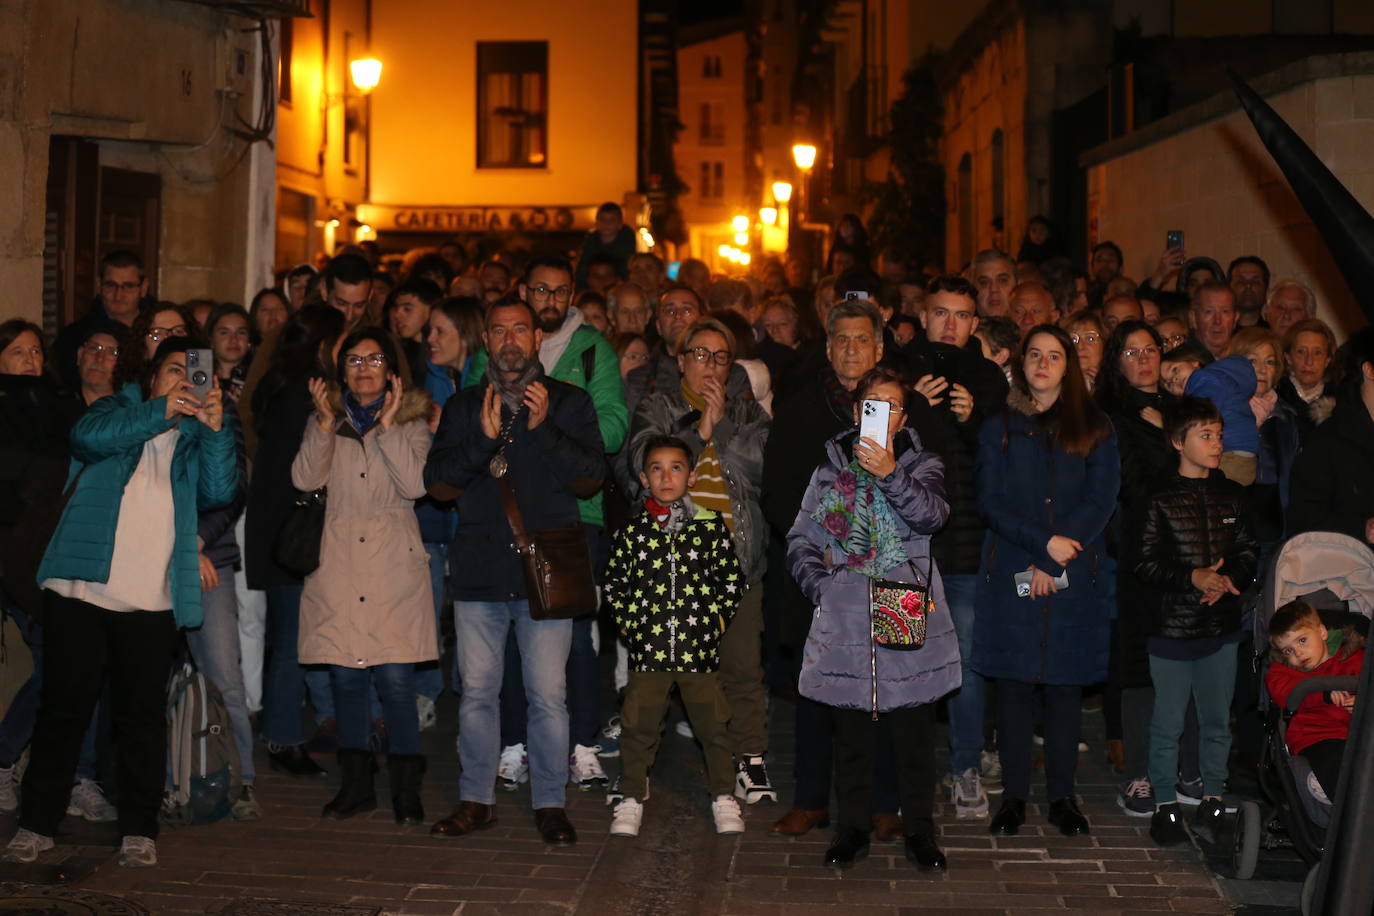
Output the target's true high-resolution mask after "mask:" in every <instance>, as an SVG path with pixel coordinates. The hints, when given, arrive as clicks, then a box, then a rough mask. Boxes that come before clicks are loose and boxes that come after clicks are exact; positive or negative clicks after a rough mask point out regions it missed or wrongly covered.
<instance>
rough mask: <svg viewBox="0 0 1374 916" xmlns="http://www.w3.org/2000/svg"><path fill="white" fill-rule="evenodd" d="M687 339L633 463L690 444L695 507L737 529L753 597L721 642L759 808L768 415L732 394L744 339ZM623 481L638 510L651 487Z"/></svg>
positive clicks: (641, 422) (747, 777)
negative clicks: (653, 446)
mask: <svg viewBox="0 0 1374 916" xmlns="http://www.w3.org/2000/svg"><path fill="white" fill-rule="evenodd" d="M689 292H690V291H689ZM672 293H673V290H669V293H668V294H665V295H664V299H665V300H670V297H672ZM674 298H676V297H674ZM678 301H683V300H681V299H679V300H678ZM674 307H675V306H674ZM660 326H662V319H660ZM679 340H680V341H681V346H680V347H679V349H678V353H677V367H678V371H679V373H680V376H679V382H678V384H676V385H674V386H672V387H671V388H660V389H659V390H657V391H655V392H653V393H652V394H649V395H648V396H646V397H645V398H644V399H643V400H642V401H640V402H639V405H638V407H637V408H636V409H635V412H634V419H633V421H632V422H631V424H630V440H629V444H628V446H627V447H626V449H625V457H626V459H627V461H628V466H629V467H643V466H644V449H645V445H646V443H648V442H649V441H650V440H652V439H653V438H654V437H656V436H676V437H677V438H679V439H681V440H682V441H683V442H685V443H686V444H687V446H688V448H690V449H691V450H692V457H693V459H694V462H695V467H696V483H695V484H693V485H692V486H691V488H690V489H689V491H688V496H689V497H690V499H691V501H692V503H693V504H694V505H698V506H702V507H704V508H707V509H710V510H712V511H714V512H716V513H718V514H719V515H720V516H721V518H722V519H723V520H724V522H725V526H726V527H727V528H728V529H729V530H730V537H731V541H732V543H733V544H734V548H735V554H736V555H737V556H738V557H739V561H740V566H741V568H742V571H743V574H744V588H743V589H742V590H741V592H740V593H739V594H735V595H731V596H730V597H731V598H732V599H735V600H738V601H739V602H740V604H739V610H738V611H737V612H736V613H735V616H734V617H733V619H731V620H730V622H729V624H728V625H727V626H726V629H725V634H724V636H723V637H722V638H721V642H720V670H719V678H720V686H721V690H722V691H723V692H724V694H725V699H726V701H727V702H728V703H729V705H730V724H729V739H730V744H731V750H732V751H733V752H734V755H735V762H736V776H735V795H737V796H738V797H739V798H740V799H741V800H743V801H744V802H745V803H746V804H750V805H752V804H755V803H756V802H759V801H762V800H763V799H771V800H773V801H777V799H778V793H777V790H776V789H774V788H773V786H772V784H771V783H770V781H769V778H768V770H767V767H766V766H765V764H764V755H765V754H766V753H767V751H768V698H767V693H766V691H765V689H764V683H763V662H762V653H763V585H762V583H763V573H764V567H765V565H766V554H767V551H768V526H767V523H766V522H765V521H764V517H763V507H762V505H761V503H760V498H761V494H762V489H763V450H764V446H765V444H766V443H767V440H768V425H769V420H768V415H767V414H766V413H764V411H763V408H762V407H760V406H759V403H758V402H757V401H755V400H754V399H753V397H752V396H750V395H748V394H747V393H746V394H743V395H740V394H734V393H732V391H731V390H730V386H729V378H730V375H731V371H732V370H733V369H735V368H737V367H735V366H734V354H735V338H734V335H733V334H732V333H731V332H730V329H729V328H727V327H726V326H725V325H724V324H723V323H722V322H720V321H717V320H715V319H714V318H699V319H697V320H695V321H692V322H689V323H688V326H687V327H686V328H685V329H684V330H683V331H682V332H681V333H680V337H679ZM636 371H639V370H636ZM747 390H748V389H746V392H747ZM622 476H624V477H625V478H626V480H625V484H626V485H627V488H626V490H625V493H626V496H627V497H628V498H629V499H630V502H631V504H632V505H633V504H634V503H636V502H638V501H639V500H640V499H641V498H642V489H643V488H642V487H641V486H640V483H639V481H638V480H633V481H632V480H629V475H627V474H626V475H622Z"/></svg>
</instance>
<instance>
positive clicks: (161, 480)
mask: <svg viewBox="0 0 1374 916" xmlns="http://www.w3.org/2000/svg"><path fill="white" fill-rule="evenodd" d="M180 435H181V431H180V430H179V429H177V428H176V427H175V426H174V427H172V428H171V429H169V430H167V431H166V432H165V433H160V434H158V435H156V436H154V437H153V438H151V439H149V440H148V441H147V442H145V443H143V457H141V458H140V459H139V461H138V467H136V468H134V473H133V476H132V477H130V478H129V482H128V483H127V484H125V485H124V498H123V500H122V501H121V502H120V504H119V521H118V523H117V524H116V525H115V538H114V554H113V555H112V556H111V557H110V578H109V581H107V582H86V581H84V580H81V579H48V580H47V581H46V582H44V583H43V587H44V588H50V589H52V590H53V591H54V592H56V593H57V594H59V595H62V596H63V597H64V598H74V599H76V600H77V601H84V602H86V603H87V604H94V605H95V606H96V607H102V608H104V609H105V610H107V611H170V610H171V609H172V591H171V588H170V585H169V582H168V571H169V570H170V569H171V565H172V546H173V544H174V543H175V541H176V518H175V513H174V511H173V505H172V456H173V455H174V454H175V453H176V447H177V439H178V438H179V437H180Z"/></svg>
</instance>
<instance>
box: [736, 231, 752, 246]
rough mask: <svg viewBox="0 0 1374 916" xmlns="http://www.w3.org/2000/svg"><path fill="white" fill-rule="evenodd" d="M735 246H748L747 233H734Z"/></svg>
mask: <svg viewBox="0 0 1374 916" xmlns="http://www.w3.org/2000/svg"><path fill="white" fill-rule="evenodd" d="M735 244H736V245H748V244H749V233H747V232H736V233H735Z"/></svg>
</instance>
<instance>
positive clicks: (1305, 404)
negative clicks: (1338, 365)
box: [1274, 318, 1336, 439]
mask: <svg viewBox="0 0 1374 916" xmlns="http://www.w3.org/2000/svg"><path fill="white" fill-rule="evenodd" d="M1283 355H1284V358H1285V362H1286V363H1287V364H1288V374H1287V375H1285V376H1284V377H1283V378H1282V379H1280V380H1279V382H1278V383H1277V384H1276V385H1275V386H1274V389H1275V390H1276V391H1278V393H1279V399H1280V400H1282V401H1286V402H1288V403H1289V404H1291V405H1292V406H1293V409H1294V410H1296V411H1297V416H1298V430H1299V432H1301V434H1302V437H1303V438H1304V439H1306V438H1307V434H1308V433H1310V432H1311V431H1312V430H1314V429H1316V428H1317V424H1318V423H1320V422H1321V421H1322V420H1324V419H1326V417H1327V415H1329V414H1330V413H1331V408H1332V407H1333V406H1335V400H1336V389H1335V387H1334V386H1333V385H1329V384H1328V380H1329V378H1330V374H1331V364H1332V361H1333V360H1334V359H1335V358H1336V335H1335V334H1334V333H1332V331H1331V327H1330V325H1328V324H1327V323H1326V322H1325V321H1322V320H1321V319H1320V318H1307V319H1304V320H1303V321H1299V322H1297V323H1296V324H1294V325H1293V326H1292V327H1290V328H1289V329H1288V333H1287V334H1285V335H1284V337H1283Z"/></svg>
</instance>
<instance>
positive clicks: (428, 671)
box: [415, 543, 458, 700]
mask: <svg viewBox="0 0 1374 916" xmlns="http://www.w3.org/2000/svg"><path fill="white" fill-rule="evenodd" d="M425 556H427V557H428V558H429V586H430V591H432V592H433V594H434V632H435V634H436V635H437V636H438V642H437V645H438V646H439V659H438V660H436V661H432V662H420V663H419V664H418V665H416V666H415V693H416V694H418V695H419V696H422V697H429V698H430V699H431V700H437V699H439V694H441V693H443V692H444V668H443V657H444V630H443V617H444V564H445V563H446V562H448V545H447V544H430V543H426V544H425ZM453 675H454V676H453V684H454V686H455V687H456V686H457V685H458V672H457V670H455V671H454V672H453Z"/></svg>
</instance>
